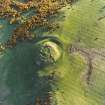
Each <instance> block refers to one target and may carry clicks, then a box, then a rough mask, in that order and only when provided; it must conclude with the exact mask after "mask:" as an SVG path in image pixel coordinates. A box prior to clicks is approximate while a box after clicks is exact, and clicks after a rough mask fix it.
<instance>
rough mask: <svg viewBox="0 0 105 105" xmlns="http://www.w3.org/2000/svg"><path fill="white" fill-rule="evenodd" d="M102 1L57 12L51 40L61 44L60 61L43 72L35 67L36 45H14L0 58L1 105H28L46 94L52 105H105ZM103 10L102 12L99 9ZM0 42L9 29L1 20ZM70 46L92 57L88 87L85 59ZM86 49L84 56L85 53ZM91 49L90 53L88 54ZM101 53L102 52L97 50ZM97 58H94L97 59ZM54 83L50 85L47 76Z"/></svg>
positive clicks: (81, 1)
mask: <svg viewBox="0 0 105 105" xmlns="http://www.w3.org/2000/svg"><path fill="white" fill-rule="evenodd" d="M104 6H105V1H104V0H100V1H99V0H93V1H91V0H79V1H78V2H77V3H75V4H73V6H72V8H71V7H70V6H67V7H65V8H63V9H62V10H61V11H62V12H64V16H65V18H64V19H63V20H62V21H60V22H59V23H60V28H59V29H57V30H56V31H54V32H43V33H42V32H40V33H41V34H42V35H43V36H44V35H46V36H49V35H53V36H56V37H58V38H59V40H61V42H62V44H63V48H62V52H63V54H62V57H61V58H60V59H59V60H58V62H56V63H55V64H53V65H50V66H46V67H44V68H40V67H37V66H36V65H35V56H36V55H35V54H36V53H35V52H36V49H35V43H29V42H24V43H23V42H22V43H18V44H17V46H16V47H15V48H13V49H8V50H6V52H5V53H1V55H0V102H1V103H3V104H4V105H27V104H28V103H29V104H30V105H33V104H34V103H35V99H36V98H37V97H40V98H41V99H42V100H43V99H44V97H46V96H47V95H48V93H49V92H50V94H51V96H52V99H51V105H105V101H104V98H105V82H104V81H105V67H104V65H105V57H104V55H105V52H104V48H105V37H104V34H105V20H104V19H102V20H98V19H99V18H100V17H102V16H104V8H103V7H104ZM102 8H103V9H102ZM2 23H3V25H4V29H0V42H2V41H5V40H7V38H8V37H9V34H10V33H11V31H12V29H13V28H14V27H13V26H11V25H9V24H8V22H5V21H3V20H0V24H2ZM71 45H75V46H76V47H77V48H80V49H81V50H82V51H84V52H85V50H84V48H85V49H86V52H87V53H89V54H90V55H89V57H92V62H91V63H92V74H91V76H90V81H89V84H87V80H86V77H87V75H88V74H87V70H88V68H89V67H88V66H89V65H88V64H87V62H88V59H86V58H88V56H86V55H85V54H84V53H81V51H80V52H78V51H74V52H73V53H70V51H69V48H70V46H71ZM87 49H88V50H87ZM91 49H92V51H91ZM101 49H102V50H101ZM96 52H98V53H96ZM52 72H54V73H55V77H54V78H53V79H52V80H49V78H48V77H49V76H50V75H51V73H52Z"/></svg>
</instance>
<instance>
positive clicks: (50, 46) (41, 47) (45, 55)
mask: <svg viewBox="0 0 105 105" xmlns="http://www.w3.org/2000/svg"><path fill="white" fill-rule="evenodd" d="M60 57H61V49H60V47H59V46H58V45H57V44H56V43H54V42H52V41H49V40H43V41H40V42H38V43H37V44H36V58H35V60H36V64H37V65H38V66H44V65H49V64H54V63H55V62H56V61H58V60H59V58H60Z"/></svg>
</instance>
